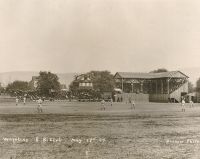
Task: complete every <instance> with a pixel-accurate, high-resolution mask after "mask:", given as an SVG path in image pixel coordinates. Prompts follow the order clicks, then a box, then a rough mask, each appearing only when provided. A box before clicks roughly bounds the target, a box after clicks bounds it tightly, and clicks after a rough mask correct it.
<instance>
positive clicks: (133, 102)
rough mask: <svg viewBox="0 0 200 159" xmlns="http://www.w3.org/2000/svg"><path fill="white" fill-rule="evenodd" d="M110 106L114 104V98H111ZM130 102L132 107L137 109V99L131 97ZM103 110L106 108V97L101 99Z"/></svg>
mask: <svg viewBox="0 0 200 159" xmlns="http://www.w3.org/2000/svg"><path fill="white" fill-rule="evenodd" d="M109 103H110V106H113V99H112V98H111V99H110V101H109ZM129 103H130V104H131V109H135V101H134V100H133V99H129ZM101 110H106V102H105V100H104V99H102V100H101Z"/></svg>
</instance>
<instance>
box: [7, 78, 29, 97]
mask: <svg viewBox="0 0 200 159" xmlns="http://www.w3.org/2000/svg"><path fill="white" fill-rule="evenodd" d="M29 89H30V87H29V84H28V82H25V81H14V82H13V83H10V84H8V86H7V87H6V92H7V93H9V94H10V95H14V96H22V95H24V94H25V92H27V91H28V90H29Z"/></svg>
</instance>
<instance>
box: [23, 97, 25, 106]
mask: <svg viewBox="0 0 200 159" xmlns="http://www.w3.org/2000/svg"><path fill="white" fill-rule="evenodd" d="M23 102H24V105H26V97H25V96H24V99H23Z"/></svg>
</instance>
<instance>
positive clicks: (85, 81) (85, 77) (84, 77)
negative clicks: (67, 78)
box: [74, 74, 93, 89]
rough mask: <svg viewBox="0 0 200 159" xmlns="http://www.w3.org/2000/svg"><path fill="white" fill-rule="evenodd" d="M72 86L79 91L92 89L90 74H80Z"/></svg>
mask: <svg viewBox="0 0 200 159" xmlns="http://www.w3.org/2000/svg"><path fill="white" fill-rule="evenodd" d="M74 84H75V85H76V86H77V87H78V88H79V89H93V82H92V78H91V76H90V74H81V75H78V76H76V77H75V80H74Z"/></svg>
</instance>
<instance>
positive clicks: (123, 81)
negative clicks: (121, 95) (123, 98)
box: [122, 78, 124, 92]
mask: <svg viewBox="0 0 200 159" xmlns="http://www.w3.org/2000/svg"><path fill="white" fill-rule="evenodd" d="M122 92H124V79H123V78H122Z"/></svg>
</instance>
